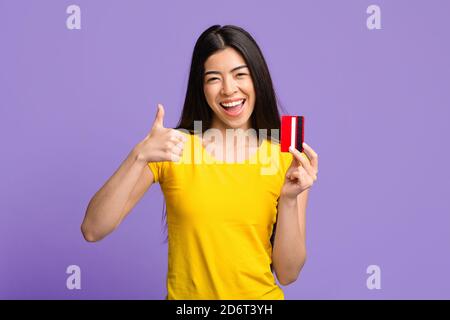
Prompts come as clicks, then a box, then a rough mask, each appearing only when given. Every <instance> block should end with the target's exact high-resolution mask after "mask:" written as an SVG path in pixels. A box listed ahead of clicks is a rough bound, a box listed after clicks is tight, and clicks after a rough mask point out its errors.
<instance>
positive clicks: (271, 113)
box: [163, 25, 284, 244]
mask: <svg viewBox="0 0 450 320" xmlns="http://www.w3.org/2000/svg"><path fill="white" fill-rule="evenodd" d="M227 47H231V48H233V49H235V50H236V51H237V52H239V53H240V54H241V55H242V57H243V58H244V60H245V62H246V64H247V67H248V69H249V70H250V75H251V77H252V81H253V86H254V89H255V96H256V99H255V107H254V109H253V112H252V115H251V118H250V119H251V127H252V128H253V129H255V131H256V133H257V135H258V139H259V138H263V139H271V140H272V141H276V142H279V139H278V135H276V136H272V135H271V129H278V130H280V125H281V123H280V114H279V112H278V104H277V98H276V94H275V90H274V88H273V84H272V78H271V77H270V73H269V68H268V67H267V63H266V60H265V59H264V56H263V54H262V52H261V49H260V48H259V46H258V44H257V43H256V41H255V40H254V39H253V37H252V36H251V35H250V34H249V33H248V32H247V31H245V30H244V29H242V28H240V27H237V26H233V25H225V26H220V25H214V26H211V27H209V28H208V29H206V30H205V31H204V32H203V33H202V34H201V35H200V37H199V38H198V39H197V42H196V43H195V46H194V52H193V53H192V61H191V69H190V72H189V80H188V85H187V90H186V98H185V100H184V106H183V111H182V113H181V118H180V120H179V121H178V124H177V126H176V127H175V129H185V130H188V131H189V132H190V133H191V134H194V133H196V132H194V121H200V120H201V121H202V131H203V132H204V131H206V130H207V129H209V128H210V126H211V122H212V116H213V111H212V110H211V108H210V107H209V106H208V103H207V101H206V98H205V94H204V92H203V80H204V79H203V77H204V72H205V61H206V60H207V59H208V58H209V57H210V56H211V55H212V54H214V53H216V52H217V51H220V50H223V49H225V48H227ZM280 108H281V109H282V110H283V111H284V108H283V107H282V106H280ZM259 129H267V133H266V134H265V136H264V137H260V132H259ZM203 132H202V133H203ZM163 211H164V206H163ZM166 215H167V212H166V214H165V215H163V219H164V217H166ZM166 227H167V225H166ZM275 227H276V225H275ZM274 235H275V228H274V232H273V233H272V237H271V242H272V244H273V239H274ZM167 240H168V238H166V242H167Z"/></svg>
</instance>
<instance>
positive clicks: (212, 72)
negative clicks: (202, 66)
mask: <svg viewBox="0 0 450 320" xmlns="http://www.w3.org/2000/svg"><path fill="white" fill-rule="evenodd" d="M242 68H248V67H247V66H246V65H245V64H243V65H242V66H238V67H236V68H233V69H231V70H230V72H233V71H236V70H239V69H242ZM208 74H220V72H219V71H213V70H211V71H206V72H205V76H206V75H208Z"/></svg>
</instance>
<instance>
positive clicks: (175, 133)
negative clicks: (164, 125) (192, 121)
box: [170, 129, 187, 142]
mask: <svg viewBox="0 0 450 320" xmlns="http://www.w3.org/2000/svg"><path fill="white" fill-rule="evenodd" d="M170 133H171V135H172V136H173V137H174V138H175V139H176V141H177V142H180V141H183V142H186V141H187V137H186V135H185V134H184V133H182V132H181V131H178V130H176V129H171V131H170Z"/></svg>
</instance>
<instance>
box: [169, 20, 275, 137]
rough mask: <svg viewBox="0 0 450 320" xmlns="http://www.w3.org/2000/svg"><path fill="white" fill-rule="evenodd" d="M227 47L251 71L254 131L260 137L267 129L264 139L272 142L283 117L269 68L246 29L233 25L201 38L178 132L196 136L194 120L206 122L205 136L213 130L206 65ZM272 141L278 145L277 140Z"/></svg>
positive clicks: (211, 30)
mask: <svg viewBox="0 0 450 320" xmlns="http://www.w3.org/2000/svg"><path fill="white" fill-rule="evenodd" d="M227 47H231V48H233V49H235V50H236V51H238V52H239V53H240V54H241V55H242V57H243V58H244V60H245V62H246V64H247V66H248V69H249V70H250V75H251V77H252V81H253V85H254V88H255V96H256V101H255V107H254V109H253V112H252V115H251V118H250V119H251V127H252V128H253V129H255V130H256V133H257V134H258V137H259V133H260V132H259V129H267V137H264V138H270V137H271V132H270V129H280V114H279V112H278V107H277V99H276V95H275V90H274V89H273V85H272V78H271V77H270V73H269V68H268V67H267V63H266V60H265V59H264V56H263V54H262V52H261V50H260V48H259V46H258V44H257V43H256V41H255V40H254V39H253V37H252V36H251V35H250V34H249V33H248V32H247V31H245V30H244V29H242V28H240V27H237V26H232V25H226V26H223V27H221V26H220V25H214V26H212V27H209V28H208V29H206V30H205V31H204V32H203V33H202V34H201V35H200V37H199V38H198V40H197V42H196V44H195V47H194V52H193V53H192V62H191V70H190V73H189V80H188V85H187V89H186V98H185V100H184V106H183V111H182V113H181V118H180V120H179V121H178V124H177V126H176V128H175V129H186V130H188V131H189V132H190V133H194V120H197V121H198V120H201V121H202V130H203V132H204V131H206V130H207V129H209V128H210V126H211V121H212V117H213V111H212V110H211V108H210V107H209V106H208V103H207V101H206V98H205V94H204V93H203V76H204V72H205V61H206V60H207V59H208V58H209V56H211V55H212V54H214V53H216V52H217V51H220V50H223V49H225V48H227ZM272 139H274V140H276V141H278V137H277V136H275V137H272Z"/></svg>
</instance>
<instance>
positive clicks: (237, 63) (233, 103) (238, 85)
mask: <svg viewBox="0 0 450 320" xmlns="http://www.w3.org/2000/svg"><path fill="white" fill-rule="evenodd" d="M203 91H204V93H205V97H206V101H207V102H208V105H209V107H210V108H211V109H212V110H213V112H214V116H213V122H212V127H214V128H219V129H227V128H233V129H237V128H241V129H244V130H245V129H248V128H250V127H251V123H250V116H251V114H252V112H253V108H254V106H255V90H254V88H253V81H252V78H251V76H250V70H249V69H248V67H247V64H246V63H245V60H244V58H243V57H242V56H241V55H240V54H239V52H237V51H236V50H235V49H233V48H230V47H227V48H225V49H224V50H221V51H219V52H216V53H214V54H213V55H211V56H210V57H209V58H208V59H207V60H206V61H205V74H204V77H203Z"/></svg>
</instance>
